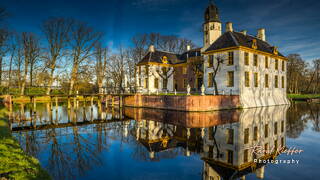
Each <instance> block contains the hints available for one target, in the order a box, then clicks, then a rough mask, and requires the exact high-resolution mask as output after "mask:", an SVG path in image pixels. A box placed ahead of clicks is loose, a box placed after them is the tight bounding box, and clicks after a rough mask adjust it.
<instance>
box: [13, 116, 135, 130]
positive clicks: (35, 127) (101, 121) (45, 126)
mask: <svg viewBox="0 0 320 180" xmlns="http://www.w3.org/2000/svg"><path fill="white" fill-rule="evenodd" d="M127 121H130V119H129V118H126V117H125V118H112V119H95V120H92V121H80V122H79V121H77V122H65V123H60V124H54V123H52V124H41V125H35V124H30V125H28V126H17V127H12V128H11V130H12V131H13V132H17V131H36V130H46V129H55V128H65V127H75V126H87V125H91V124H108V123H115V122H127Z"/></svg>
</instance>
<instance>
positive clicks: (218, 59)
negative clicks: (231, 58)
mask: <svg viewBox="0 0 320 180" xmlns="http://www.w3.org/2000/svg"><path fill="white" fill-rule="evenodd" d="M225 61H226V56H225V55H221V54H220V55H216V56H214V59H213V66H212V69H213V71H212V83H213V86H214V91H215V93H216V95H219V91H218V85H217V81H216V76H217V74H218V73H219V71H220V67H221V66H222V64H224V62H225Z"/></svg>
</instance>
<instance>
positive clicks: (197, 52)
mask: <svg viewBox="0 0 320 180" xmlns="http://www.w3.org/2000/svg"><path fill="white" fill-rule="evenodd" d="M196 56H201V48H196V49H191V50H189V51H186V52H184V53H182V54H181V55H180V59H181V60H183V61H187V59H188V58H191V57H196Z"/></svg>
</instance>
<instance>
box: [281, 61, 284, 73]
mask: <svg viewBox="0 0 320 180" xmlns="http://www.w3.org/2000/svg"><path fill="white" fill-rule="evenodd" d="M284 63H285V62H284V61H282V65H281V66H282V67H281V69H282V71H284V66H285V65H284Z"/></svg>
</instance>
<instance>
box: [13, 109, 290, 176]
mask: <svg viewBox="0 0 320 180" xmlns="http://www.w3.org/2000/svg"><path fill="white" fill-rule="evenodd" d="M68 106H69V105H68ZM28 107H29V106H25V105H20V107H19V108H17V109H16V111H15V112H14V113H13V115H12V116H13V122H14V124H13V127H14V128H16V130H17V131H18V132H17V133H16V137H17V138H18V139H19V141H20V143H21V144H22V146H23V147H25V150H26V151H27V152H28V153H30V154H32V155H34V156H36V157H39V156H40V155H39V154H40V152H41V151H46V152H45V153H46V154H47V158H48V162H46V163H45V164H47V167H46V169H48V170H49V171H50V172H51V171H54V172H52V173H51V174H52V175H53V176H54V177H55V178H58V179H70V178H74V177H75V176H77V175H76V174H80V175H81V174H85V173H86V171H88V170H89V169H91V168H94V167H96V166H103V164H104V159H103V157H102V155H101V154H102V152H105V151H108V150H109V148H110V147H111V143H112V142H111V141H110V140H117V141H121V142H123V143H126V144H129V145H130V148H131V149H133V154H132V157H135V158H140V160H146V161H160V160H161V159H164V158H171V159H172V158H175V157H177V156H180V155H184V156H186V157H189V156H192V155H200V157H201V159H202V160H203V170H202V177H203V179H208V180H211V179H235V178H242V179H244V178H245V176H246V175H247V174H249V173H255V174H256V176H257V177H258V178H263V177H264V173H265V170H264V167H265V164H258V163H255V162H254V159H269V158H276V157H277V155H278V154H276V153H274V152H273V151H270V152H267V153H263V154H254V153H253V152H252V150H253V149H252V147H257V146H259V147H261V148H262V149H266V150H270V149H272V148H273V147H275V148H277V147H284V146H285V145H286V143H285V140H286V139H285V137H286V135H285V132H286V131H285V130H286V112H287V109H288V107H287V106H276V107H265V108H255V109H243V110H228V111H215V112H201V113H200V112H177V111H164V110H154V109H142V108H125V109H120V110H119V109H114V108H110V107H103V106H101V105H99V106H94V107H92V106H90V105H89V106H88V105H85V106H81V104H80V105H79V104H77V107H71V108H67V106H66V105H65V104H62V105H61V104H60V105H59V107H54V108H52V104H49V103H48V104H44V105H43V106H40V105H38V106H37V109H36V110H35V111H36V113H35V115H32V116H31V112H30V114H29V112H28ZM30 108H32V107H30ZM132 120H134V121H132ZM29 121H31V122H33V124H32V123H30V122H29ZM20 126H23V128H21V127H20ZM28 126H32V127H30V128H29V127H28ZM21 130H22V132H21ZM21 133H22V134H23V135H22V136H21ZM19 134H20V135H19ZM40 160H41V159H40ZM74 171H78V173H76V172H74Z"/></svg>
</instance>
